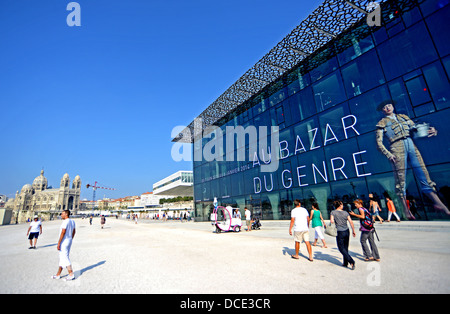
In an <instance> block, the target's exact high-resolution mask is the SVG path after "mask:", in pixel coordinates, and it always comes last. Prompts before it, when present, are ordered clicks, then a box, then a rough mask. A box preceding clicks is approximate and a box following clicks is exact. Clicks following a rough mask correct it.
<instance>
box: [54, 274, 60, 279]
mask: <svg viewBox="0 0 450 314" xmlns="http://www.w3.org/2000/svg"><path fill="white" fill-rule="evenodd" d="M60 278H61V276H56V275H53V276H52V279H60Z"/></svg>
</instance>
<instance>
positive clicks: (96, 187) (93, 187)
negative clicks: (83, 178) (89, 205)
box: [86, 181, 116, 206]
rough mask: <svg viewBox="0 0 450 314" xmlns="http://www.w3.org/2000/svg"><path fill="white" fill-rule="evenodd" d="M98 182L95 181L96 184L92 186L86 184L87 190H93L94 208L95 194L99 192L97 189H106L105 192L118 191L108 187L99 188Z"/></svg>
mask: <svg viewBox="0 0 450 314" xmlns="http://www.w3.org/2000/svg"><path fill="white" fill-rule="evenodd" d="M97 183H98V182H97V181H95V183H94V185H92V184H89V183H88V184H86V188H87V189H89V188H92V190H93V191H92V202H93V206H95V192H96V191H97V189H104V190H112V191H115V190H116V189H114V188H107V187H103V186H98V185H97Z"/></svg>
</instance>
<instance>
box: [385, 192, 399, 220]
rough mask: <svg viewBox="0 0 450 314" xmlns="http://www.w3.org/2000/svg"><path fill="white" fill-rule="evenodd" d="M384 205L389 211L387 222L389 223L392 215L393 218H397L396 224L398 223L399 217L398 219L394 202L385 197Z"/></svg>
mask: <svg viewBox="0 0 450 314" xmlns="http://www.w3.org/2000/svg"><path fill="white" fill-rule="evenodd" d="M386 203H387V207H388V211H389V213H388V219H387V222H390V221H391V217H392V214H394V216H395V217H397V222H400V217H398V215H397V213H396V209H395V205H394V202H393V201H392V200H391V198H390V197H389V196H386Z"/></svg>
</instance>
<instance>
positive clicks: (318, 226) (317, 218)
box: [309, 202, 327, 248]
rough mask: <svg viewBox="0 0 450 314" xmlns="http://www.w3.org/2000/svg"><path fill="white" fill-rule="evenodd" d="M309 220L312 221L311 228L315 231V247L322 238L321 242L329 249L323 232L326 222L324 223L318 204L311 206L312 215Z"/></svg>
mask: <svg viewBox="0 0 450 314" xmlns="http://www.w3.org/2000/svg"><path fill="white" fill-rule="evenodd" d="M309 220H310V221H311V227H312V228H313V229H314V231H315V236H314V243H313V246H316V244H317V239H318V238H320V240H322V243H323V247H324V248H327V244H326V243H325V237H324V236H323V230H322V227H325V222H324V221H323V218H322V213H321V212H320V210H319V205H318V204H317V203H316V202H314V203H312V205H311V215H310V216H309Z"/></svg>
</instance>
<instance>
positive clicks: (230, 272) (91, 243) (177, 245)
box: [0, 218, 450, 294]
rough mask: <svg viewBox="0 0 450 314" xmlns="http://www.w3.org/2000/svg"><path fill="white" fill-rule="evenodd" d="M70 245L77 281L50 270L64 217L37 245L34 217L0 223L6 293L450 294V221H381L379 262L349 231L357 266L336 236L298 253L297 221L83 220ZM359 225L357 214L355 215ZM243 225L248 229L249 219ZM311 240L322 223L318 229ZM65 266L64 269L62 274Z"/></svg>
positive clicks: (0, 285)
mask: <svg viewBox="0 0 450 314" xmlns="http://www.w3.org/2000/svg"><path fill="white" fill-rule="evenodd" d="M75 221H76V224H77V233H76V237H75V239H74V242H73V246H72V251H71V260H72V263H73V267H74V270H75V275H76V280H74V281H72V282H65V281H63V280H54V279H51V278H50V277H51V275H53V274H55V273H56V271H57V268H58V251H57V250H56V243H57V241H58V234H59V226H60V224H61V221H50V222H44V223H43V234H42V235H41V236H40V237H39V240H38V245H37V249H36V250H29V249H28V246H29V243H28V240H27V238H26V231H27V229H28V224H21V225H9V226H1V227H0V293H88V294H96V293H153V294H155V293H157V294H160V293H164V294H228V293H232V294H236V293H239V294H293V293H301V294H312V293H348V294H355V293H382V294H396V293H402V294H403V293H449V292H450V222H407V221H403V222H400V223H397V222H390V223H384V224H383V225H380V224H379V223H377V224H376V228H377V232H378V235H379V237H380V242H378V241H377V246H378V248H379V251H380V255H381V262H379V263H378V262H364V261H363V256H362V250H361V245H360V243H359V234H360V232H359V231H357V236H356V238H353V237H351V240H350V254H351V255H352V256H353V258H354V259H355V261H356V269H355V270H353V271H352V270H350V269H349V268H344V267H342V266H340V265H341V264H342V256H341V254H340V253H339V251H338V250H337V246H336V242H335V238H332V237H329V236H327V235H326V236H325V237H326V241H327V245H328V248H322V247H321V242H320V241H319V244H320V246H317V247H313V256H314V262H309V261H308V260H307V253H306V246H305V244H303V243H302V244H301V246H300V251H301V258H300V260H294V259H292V258H291V257H290V255H291V254H293V253H294V240H293V238H292V237H291V236H289V233H288V229H289V221H262V228H261V230H256V231H251V232H246V231H241V232H239V233H221V234H216V233H214V232H213V231H214V228H213V226H211V224H210V223H207V222H201V223H200V222H199V223H197V222H188V223H187V222H185V223H180V222H179V221H169V222H161V221H148V220H147V221H145V220H140V221H139V223H138V224H134V223H133V222H131V221H129V220H120V219H119V220H116V219H114V218H108V219H107V222H106V227H105V229H101V228H100V219H99V218H94V222H93V225H92V226H91V225H89V220H87V219H75ZM355 227H356V230H358V228H359V223H358V222H356V221H355ZM244 229H245V228H244ZM310 237H311V239H313V237H314V232H313V231H311V232H310ZM66 275H67V272H66V271H64V272H63V277H64V276H66Z"/></svg>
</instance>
